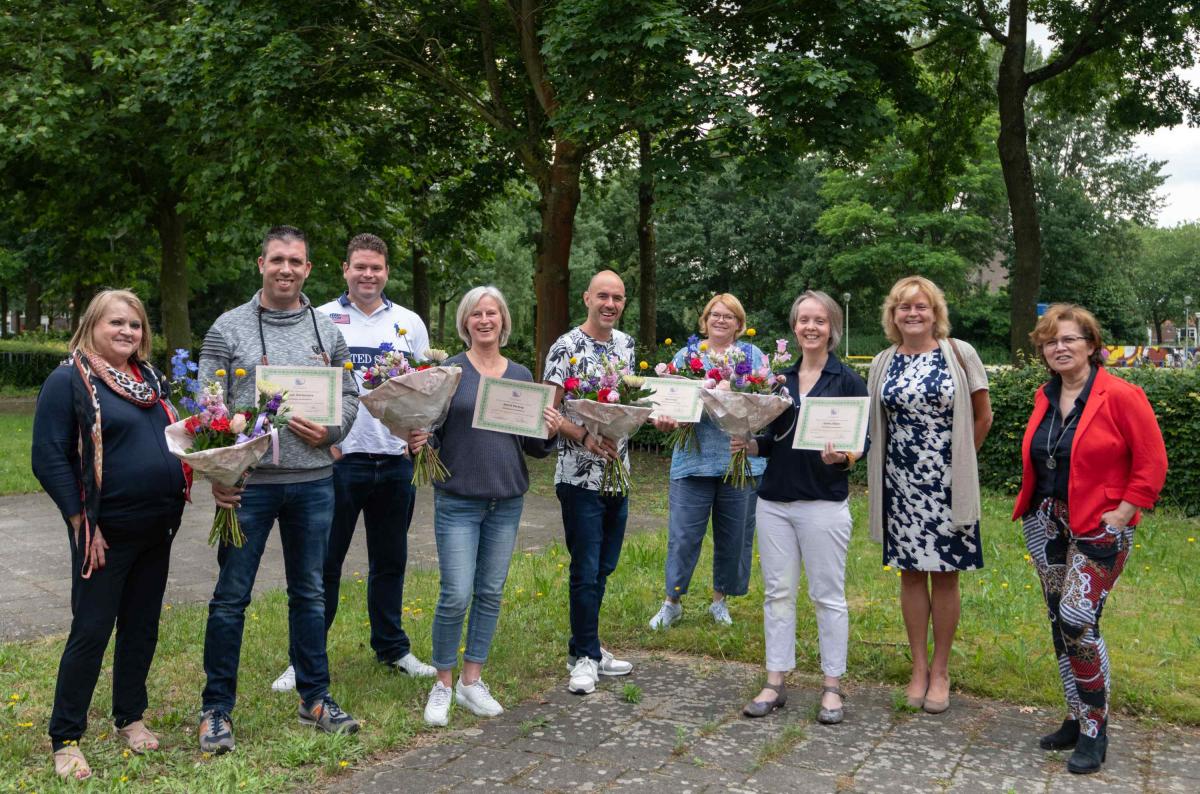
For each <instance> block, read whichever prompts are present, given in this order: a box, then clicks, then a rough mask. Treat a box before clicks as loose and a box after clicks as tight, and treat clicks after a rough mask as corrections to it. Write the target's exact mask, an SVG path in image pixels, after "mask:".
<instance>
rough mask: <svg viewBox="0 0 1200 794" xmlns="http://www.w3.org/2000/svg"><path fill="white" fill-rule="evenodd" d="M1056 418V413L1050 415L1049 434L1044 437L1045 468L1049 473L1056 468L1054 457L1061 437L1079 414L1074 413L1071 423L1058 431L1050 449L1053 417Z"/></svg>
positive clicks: (1056, 463) (1056, 462) (1052, 434)
mask: <svg viewBox="0 0 1200 794" xmlns="http://www.w3.org/2000/svg"><path fill="white" fill-rule="evenodd" d="M1056 416H1058V411H1055V412H1054V413H1052V414H1050V432H1049V433H1048V434H1047V435H1046V468H1047V469H1049V470H1050V471H1054V470H1055V469H1056V468H1058V461H1057V460H1055V459H1054V456H1055V454H1056V453H1057V452H1058V445H1059V444H1061V443H1062V437H1063V435H1064V434H1066V432H1067V430H1068V429H1069V428H1070V427H1071V425H1073V424H1075V420H1077V419H1078V418H1079V414H1078V413H1076V414H1075V416H1073V417H1071V421H1069V422H1067V423H1066V424H1065V425H1063V428H1062V430H1060V431H1058V438H1056V439H1055V440H1054V448H1053V449H1051V448H1050V439H1051V437H1053V436H1054V417H1056Z"/></svg>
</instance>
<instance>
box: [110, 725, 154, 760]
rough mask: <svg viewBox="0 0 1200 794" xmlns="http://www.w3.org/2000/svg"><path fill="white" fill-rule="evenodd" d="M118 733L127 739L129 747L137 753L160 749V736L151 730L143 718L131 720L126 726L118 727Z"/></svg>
mask: <svg viewBox="0 0 1200 794" xmlns="http://www.w3.org/2000/svg"><path fill="white" fill-rule="evenodd" d="M116 730H117V735H118V736H120V737H121V738H122V739H124V740H125V743H126V744H128V745H129V749H130V750H133V751H134V752H135V753H145V752H149V751H153V750H157V749H158V737H157V736H155V735H154V734H153V733H151V732H150V729H149V728H147V727H146V723H145V722H144V721H142V720H138V721H137V722H131V723H129V724H128V725H126V726H125V727H124V728H117V729H116Z"/></svg>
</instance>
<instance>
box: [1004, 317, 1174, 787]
mask: <svg viewBox="0 0 1200 794" xmlns="http://www.w3.org/2000/svg"><path fill="white" fill-rule="evenodd" d="M1029 336H1030V339H1031V340H1032V341H1033V344H1034V346H1035V347H1036V348H1037V350H1038V351H1040V353H1041V356H1042V360H1043V361H1044V362H1045V363H1046V366H1047V367H1049V369H1050V371H1051V372H1052V373H1053V375H1052V377H1051V378H1050V380H1049V382H1047V383H1046V384H1045V385H1044V386H1042V387H1041V388H1040V389H1038V392H1037V396H1036V397H1035V398H1034V404H1033V414H1032V415H1031V416H1030V417H1029V424H1028V426H1026V428H1025V439H1024V441H1023V442H1022V443H1021V462H1022V466H1023V474H1022V478H1021V493H1020V495H1019V496H1018V497H1017V504H1016V508H1015V509H1014V510H1013V518H1014V519H1017V518H1020V519H1022V521H1023V522H1024V528H1025V543H1026V545H1027V547H1028V548H1029V556H1030V558H1031V559H1032V561H1033V564H1034V566H1035V567H1036V568H1037V571H1038V576H1039V577H1040V578H1041V580H1042V593H1043V594H1044V595H1045V598H1046V606H1047V607H1048V608H1049V613H1050V633H1051V635H1052V636H1053V638H1054V651H1055V655H1056V656H1057V657H1058V670H1059V674H1060V675H1061V676H1062V682H1063V689H1064V691H1065V693H1066V700H1067V709H1068V710H1069V711H1070V716H1069V717H1068V718H1067V719H1066V720H1064V721H1063V724H1062V727H1060V728H1059V729H1058V730H1057V731H1055V732H1054V733H1051V734H1049V735H1047V736H1043V737H1042V739H1041V741H1040V745H1041V747H1042V748H1043V749H1045V750H1064V749H1067V748H1070V747H1074V748H1075V751H1074V753H1072V754H1071V757H1070V759H1069V760H1068V761H1067V768H1068V769H1069V770H1070V771H1071V772H1075V773H1080V774H1085V773H1089V772H1096V771H1098V770H1099V769H1100V766H1101V764H1102V763H1103V761H1104V758H1105V754H1106V751H1107V748H1108V737H1107V733H1106V724H1107V720H1108V689H1109V663H1108V651H1107V649H1106V648H1105V645H1104V642H1103V641H1102V640H1101V639H1100V627H1099V623H1100V613H1101V611H1102V610H1103V609H1104V601H1105V599H1106V598H1107V597H1108V594H1109V593H1110V592H1112V589H1113V586H1114V585H1115V584H1116V581H1117V577H1119V576H1120V575H1121V571H1122V569H1124V567H1125V560H1126V558H1127V557H1128V556H1129V549H1130V547H1131V546H1132V545H1133V528H1134V526H1135V525H1136V524H1137V523H1138V520H1139V519H1140V518H1141V514H1140V512H1139V508H1140V509H1150V508H1152V507H1154V504H1155V502H1157V501H1158V493H1159V491H1160V490H1162V486H1163V482H1164V480H1165V479H1166V476H1167V451H1166V448H1165V447H1164V446H1163V439H1162V433H1161V432H1160V431H1159V429H1158V421H1157V420H1156V419H1155V417H1154V409H1153V408H1151V407H1150V401H1149V400H1147V399H1146V395H1145V393H1144V392H1142V390H1141V389H1140V388H1138V387H1137V386H1134V385H1133V384H1131V383H1128V382H1126V381H1124V380H1122V379H1121V378H1118V377H1115V376H1113V375H1109V374H1108V372H1106V371H1105V370H1104V367H1103V366H1102V364H1101V358H1100V348H1101V344H1100V326H1099V324H1098V323H1097V322H1096V318H1095V317H1094V316H1092V313H1091V312H1089V311H1088V310H1087V309H1084V308H1081V307H1079V306H1074V305H1071V304H1063V303H1056V304H1054V305H1053V306H1051V307H1050V308H1049V310H1048V311H1047V312H1046V314H1045V315H1043V316H1042V318H1041V319H1040V320H1038V324H1037V327H1036V328H1034V330H1033V333H1031V334H1030V335H1029Z"/></svg>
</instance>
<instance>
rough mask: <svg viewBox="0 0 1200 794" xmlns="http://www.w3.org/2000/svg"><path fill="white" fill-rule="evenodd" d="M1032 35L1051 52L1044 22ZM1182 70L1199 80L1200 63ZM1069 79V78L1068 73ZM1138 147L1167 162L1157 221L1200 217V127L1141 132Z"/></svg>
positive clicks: (1166, 223)
mask: <svg viewBox="0 0 1200 794" xmlns="http://www.w3.org/2000/svg"><path fill="white" fill-rule="evenodd" d="M1030 37H1031V38H1032V39H1033V40H1034V41H1036V42H1037V44H1038V46H1039V47H1041V48H1042V51H1043V52H1049V51H1050V50H1051V49H1052V48H1053V46H1054V42H1053V41H1052V40H1051V39H1050V36H1049V35H1048V31H1047V30H1046V28H1045V27H1044V26H1042V25H1034V24H1031V25H1030ZM1183 74H1184V75H1185V76H1186V77H1187V78H1188V79H1189V80H1190V81H1191V82H1192V83H1193V84H1195V83H1196V82H1200V67H1194V68H1192V69H1188V70H1185V71H1184V72H1183ZM1060 79H1062V78H1060ZM1067 79H1070V78H1069V73H1068V75H1067ZM1137 150H1138V151H1139V152H1140V153H1142V154H1145V155H1146V156H1147V157H1149V158H1150V159H1151V160H1162V161H1164V162H1165V163H1166V165H1165V166H1163V169H1162V173H1163V174H1165V175H1166V176H1167V181H1166V182H1165V183H1163V186H1162V188H1161V189H1160V191H1159V192H1160V193H1161V194H1162V196H1163V199H1164V202H1163V207H1162V211H1161V212H1160V213H1159V215H1158V225H1159V226H1174V225H1176V224H1178V223H1184V222H1188V221H1198V220H1200V129H1197V128H1194V127H1188V126H1186V125H1185V126H1179V127H1173V128H1171V129H1161V130H1158V131H1156V132H1154V133H1152V134H1150V135H1139V136H1138V137H1137Z"/></svg>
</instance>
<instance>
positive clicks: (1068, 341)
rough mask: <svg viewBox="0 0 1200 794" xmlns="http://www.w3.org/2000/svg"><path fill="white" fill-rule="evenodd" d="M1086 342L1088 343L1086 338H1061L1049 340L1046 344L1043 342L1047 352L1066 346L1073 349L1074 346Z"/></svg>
mask: <svg viewBox="0 0 1200 794" xmlns="http://www.w3.org/2000/svg"><path fill="white" fill-rule="evenodd" d="M1086 341H1087V337H1086V336H1060V337H1059V338H1058V339H1047V340H1046V341H1045V342H1042V348H1043V349H1045V350H1053V349H1054V348H1056V347H1058V346H1059V345H1064V346H1066V347H1072V346H1073V345H1075V344H1077V343H1079V342H1086Z"/></svg>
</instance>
